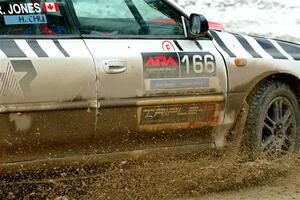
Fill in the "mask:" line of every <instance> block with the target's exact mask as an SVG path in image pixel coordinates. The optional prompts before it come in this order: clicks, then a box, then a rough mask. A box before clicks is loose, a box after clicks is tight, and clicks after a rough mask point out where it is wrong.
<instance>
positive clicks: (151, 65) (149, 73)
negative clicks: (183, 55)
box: [142, 53, 179, 79]
mask: <svg viewBox="0 0 300 200" xmlns="http://www.w3.org/2000/svg"><path fill="white" fill-rule="evenodd" d="M142 56H143V63H144V77H145V78H146V79H157V78H170V77H171V78H176V77H178V76H179V66H178V63H179V60H178V56H177V54H176V53H143V54H142Z"/></svg>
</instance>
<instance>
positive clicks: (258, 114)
mask: <svg viewBox="0 0 300 200" xmlns="http://www.w3.org/2000/svg"><path fill="white" fill-rule="evenodd" d="M247 103H248V105H249V113H248V116H247V120H246V123H245V126H244V141H243V144H244V150H245V151H243V153H246V155H247V156H248V157H249V158H251V159H256V158H258V157H263V158H268V159H277V158H281V157H283V156H284V155H286V154H288V153H297V152H298V151H299V125H300V110H299V104H298V101H297V98H296V96H295V94H294V93H293V91H292V90H291V89H290V87H289V86H288V85H287V84H285V83H282V82H278V81H277V82H276V81H267V82H265V83H263V84H260V86H258V87H256V89H255V90H254V91H253V92H252V93H251V94H250V95H249V97H248V98H247Z"/></svg>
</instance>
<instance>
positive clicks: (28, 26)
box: [0, 0, 75, 35]
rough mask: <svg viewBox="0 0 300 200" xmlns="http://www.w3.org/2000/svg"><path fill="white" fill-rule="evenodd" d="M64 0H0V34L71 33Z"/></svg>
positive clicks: (71, 29)
mask: <svg viewBox="0 0 300 200" xmlns="http://www.w3.org/2000/svg"><path fill="white" fill-rule="evenodd" d="M74 32H75V31H74V26H73V25H72V22H71V17H70V15H69V12H68V9H67V4H66V2H65V1H64V0H57V1H53V0H52V1H47V0H46V1H45V0H42V1H40V0H19V1H16V0H14V1H12V0H2V1H0V35H66V34H73V33H74Z"/></svg>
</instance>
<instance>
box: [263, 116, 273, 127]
mask: <svg viewBox="0 0 300 200" xmlns="http://www.w3.org/2000/svg"><path fill="white" fill-rule="evenodd" d="M265 122H266V123H268V124H271V125H272V127H274V126H275V124H276V122H275V121H274V120H273V119H272V118H271V117H270V116H268V115H267V116H266V119H265Z"/></svg>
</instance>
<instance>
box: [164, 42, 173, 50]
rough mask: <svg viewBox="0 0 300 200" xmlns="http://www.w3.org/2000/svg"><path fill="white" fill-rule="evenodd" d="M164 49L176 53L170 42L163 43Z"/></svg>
mask: <svg viewBox="0 0 300 200" xmlns="http://www.w3.org/2000/svg"><path fill="white" fill-rule="evenodd" d="M162 48H163V50H164V51H175V47H174V45H173V44H172V43H171V42H170V41H164V42H163V43H162Z"/></svg>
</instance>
